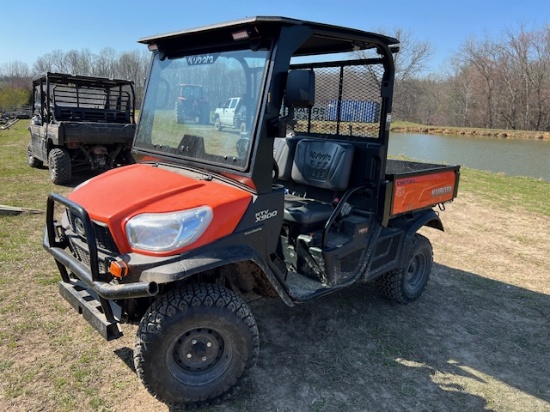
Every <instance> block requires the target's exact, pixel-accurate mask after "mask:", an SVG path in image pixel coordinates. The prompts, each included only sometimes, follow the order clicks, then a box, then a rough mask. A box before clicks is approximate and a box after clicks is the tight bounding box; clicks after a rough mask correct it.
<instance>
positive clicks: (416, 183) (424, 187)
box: [391, 170, 456, 216]
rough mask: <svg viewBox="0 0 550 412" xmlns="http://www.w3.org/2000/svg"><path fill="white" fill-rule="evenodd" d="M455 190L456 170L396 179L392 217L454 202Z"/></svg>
mask: <svg viewBox="0 0 550 412" xmlns="http://www.w3.org/2000/svg"><path fill="white" fill-rule="evenodd" d="M455 188H456V173H455V171H454V170H448V171H444V172H439V173H429V174H423V175H422V174H421V175H417V176H408V177H403V178H399V179H396V180H395V182H394V186H393V202H392V209H391V215H392V216H395V215H398V214H401V213H406V212H410V211H412V210H417V209H422V208H425V207H430V206H433V205H436V204H438V203H443V202H448V201H450V200H453V198H454V196H455Z"/></svg>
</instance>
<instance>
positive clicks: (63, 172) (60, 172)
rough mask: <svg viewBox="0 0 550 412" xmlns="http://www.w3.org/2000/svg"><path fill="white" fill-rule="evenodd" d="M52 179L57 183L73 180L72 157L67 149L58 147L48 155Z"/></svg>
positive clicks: (62, 183)
mask: <svg viewBox="0 0 550 412" xmlns="http://www.w3.org/2000/svg"><path fill="white" fill-rule="evenodd" d="M48 167H49V169H50V179H51V180H52V182H53V183H54V184H56V185H64V184H67V183H69V182H70V181H71V158H70V156H69V152H67V150H66V149H62V148H59V147H56V148H54V149H52V150H50V154H49V155H48Z"/></svg>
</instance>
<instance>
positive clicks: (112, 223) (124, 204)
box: [68, 164, 252, 256]
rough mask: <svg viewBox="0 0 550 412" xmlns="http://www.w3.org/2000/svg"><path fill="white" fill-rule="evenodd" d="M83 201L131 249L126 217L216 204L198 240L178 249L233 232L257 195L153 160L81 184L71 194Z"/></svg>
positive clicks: (122, 245)
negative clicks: (154, 164) (162, 167)
mask: <svg viewBox="0 0 550 412" xmlns="http://www.w3.org/2000/svg"><path fill="white" fill-rule="evenodd" d="M68 197H69V199H71V200H72V201H73V202H76V203H78V204H79V205H81V206H83V207H84V208H85V209H86V210H87V211H88V214H89V215H90V218H91V219H92V220H96V221H99V222H104V223H106V224H107V225H108V226H109V228H110V229H111V233H112V235H113V238H114V240H115V242H116V244H117V246H118V248H119V251H120V252H121V253H127V252H129V251H131V248H130V245H129V244H128V240H127V237H126V222H127V221H128V220H129V219H131V218H132V217H134V216H136V215H139V214H142V213H164V212H174V211H179V210H186V209H192V208H195V207H199V206H210V208H211V209H212V212H213V219H212V222H211V223H210V226H209V227H208V229H206V231H205V232H204V233H203V235H202V236H201V237H200V238H199V239H197V241H196V242H194V243H192V244H191V245H188V246H186V247H185V248H183V249H181V250H177V251H172V252H169V253H147V252H143V251H140V253H144V254H151V255H156V256H166V255H173V254H176V253H181V252H184V251H186V250H189V249H194V248H196V247H199V246H202V245H204V244H207V243H210V242H212V241H214V240H216V239H219V238H222V237H224V236H227V235H229V234H231V233H232V232H233V231H234V229H235V227H236V226H237V224H238V223H239V221H240V220H241V218H242V216H243V214H244V212H245V211H246V208H247V207H248V205H249V203H250V201H251V199H252V195H251V194H250V193H248V192H245V191H243V190H241V189H238V188H235V187H232V186H228V185H225V184H222V183H218V182H213V181H206V180H196V179H192V178H190V177H187V176H182V175H180V174H177V173H173V172H170V171H168V170H164V169H160V168H158V167H153V166H151V165H145V164H137V165H132V166H125V167H122V168H119V169H114V170H111V171H109V172H106V173H103V174H101V175H99V176H97V177H95V178H93V179H91V180H89V181H88V182H86V183H84V184H83V185H81V186H79V187H77V188H76V189H75V190H74V191H73V192H72V193H71V194H70V195H69V196H68Z"/></svg>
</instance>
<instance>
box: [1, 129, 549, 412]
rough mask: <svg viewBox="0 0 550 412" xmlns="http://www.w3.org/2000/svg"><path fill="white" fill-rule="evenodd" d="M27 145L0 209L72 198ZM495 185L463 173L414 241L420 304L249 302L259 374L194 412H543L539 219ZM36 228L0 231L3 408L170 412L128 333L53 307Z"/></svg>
mask: <svg viewBox="0 0 550 412" xmlns="http://www.w3.org/2000/svg"><path fill="white" fill-rule="evenodd" d="M25 126H26V125H25ZM26 144H27V134H26V132H25V130H24V126H23V125H21V126H18V128H16V129H15V130H13V131H9V132H8V133H6V132H0V173H1V174H0V188H1V189H0V190H1V193H2V200H1V201H0V203H4V204H6V203H7V204H11V205H16V206H24V207H33V208H42V209H43V208H44V205H45V199H46V196H47V194H48V193H49V192H50V191H51V190H56V191H61V192H65V193H66V192H68V191H69V190H70V188H63V187H54V186H52V185H51V184H50V183H49V180H48V173H47V171H46V170H35V169H30V168H29V167H28V166H27V165H26V162H25V150H26ZM490 176H491V175H490V174H485V175H483V176H480V175H477V174H476V173H472V174H471V175H470V174H469V172H468V171H466V172H465V174H464V176H463V177H465V178H464V179H463V180H462V183H463V186H462V188H461V192H460V195H459V198H458V199H457V200H456V202H455V203H454V204H452V205H450V207H448V210H447V211H446V212H444V213H442V218H443V220H444V224H445V226H446V229H447V231H446V233H439V232H436V231H433V230H426V231H425V233H424V234H426V235H428V236H429V237H430V239H431V240H432V242H433V244H434V249H435V260H436V265H435V267H434V272H433V275H432V279H431V283H430V285H429V288H428V290H427V291H426V293H425V294H424V296H423V297H422V298H421V299H420V300H419V301H417V302H415V303H413V304H410V305H406V306H403V305H396V304H390V303H388V302H386V301H384V300H382V299H380V298H378V297H377V296H376V295H375V294H374V292H373V291H372V290H371V289H370V288H369V287H367V286H358V287H354V288H350V289H348V290H346V291H343V292H341V293H337V294H334V295H331V296H328V297H325V298H322V299H320V300H317V301H315V302H312V303H310V304H306V305H302V306H299V307H296V308H288V307H286V306H285V305H284V304H283V303H282V302H281V301H278V300H273V301H266V300H264V301H258V302H254V303H252V304H251V307H252V310H253V312H254V314H255V316H256V319H257V322H258V324H259V329H260V336H261V348H262V349H261V354H260V359H259V361H258V365H257V367H256V368H255V369H253V371H252V374H251V376H250V379H249V381H248V384H247V385H246V386H245V387H244V388H243V390H242V391H241V392H240V394H239V396H237V397H235V399H234V400H233V401H230V402H227V403H225V404H223V405H219V406H215V407H211V408H208V409H205V410H207V411H259V410H262V411H280V412H282V411H289V412H290V411H292V412H294V411H371V410H372V411H412V410H414V411H465V410H469V411H482V410H492V411H550V330H549V324H548V319H549V318H550V269H549V265H548V263H547V261H548V256H550V242H549V239H550V216H548V214H543V213H537V212H535V211H529V212H526V211H525V209H524V208H523V207H522V205H521V197H520V199H519V200H518V203H517V204H515V205H513V206H510V205H508V204H506V200H505V199H506V198H507V197H506V195H505V192H506V190H504V192H503V193H502V194H501V195H498V194H497V195H494V196H488V197H483V195H482V194H481V192H480V193H478V192H477V191H476V189H475V188H476V184H479V181H480V179H487V178H491V177H490ZM505 179H510V180H509V182H510V183H509V186H510V187H509V190H510V191H512V190H514V191H515V190H516V187H515V186H517V185H518V184H522V183H521V181H519V180H515V179H514V178H505ZM518 182H519V183H518ZM549 187H550V185H546V186H545V187H543V188H542V190H541V191H540V193H541V194H540V196H541V197H539V198H538V199H539V200H538V201H539V202H543V201H546V202H547V201H548V193H550V190H549ZM526 193H530V192H526ZM537 193H538V192H537ZM544 196H546V198H545V197H544ZM544 199H546V200H544ZM531 210H533V209H531ZM43 223H44V216H43V215H20V216H14V217H0V286H1V287H0V410H6V411H8V410H9V411H74V410H80V411H94V410H103V411H107V410H108V411H127V410H139V411H167V410H168V408H167V407H166V406H165V405H163V404H160V403H159V402H157V401H156V400H154V399H153V398H151V397H150V396H149V394H148V393H147V392H146V391H145V390H144V389H143V387H142V386H141V384H140V383H139V380H138V378H137V376H136V374H135V372H134V370H133V366H132V365H131V359H132V347H133V335H134V333H135V331H136V326H135V325H125V326H124V328H123V330H124V333H125V336H124V337H122V338H121V339H119V340H116V341H113V342H106V341H104V340H103V339H102V338H101V337H100V336H99V335H98V334H97V333H96V332H94V331H93V329H92V328H91V327H90V326H89V325H87V324H86V322H85V321H84V320H83V319H82V318H80V317H79V316H78V315H77V314H76V313H75V312H74V311H73V310H72V309H71V308H70V306H69V305H68V304H67V303H66V302H65V301H63V300H62V299H61V298H60V297H59V295H58V293H57V286H56V282H57V280H58V279H57V278H58V275H57V273H56V268H55V265H54V263H53V260H52V259H51V257H50V256H49V255H48V254H47V253H46V252H45V251H43V250H42V246H41V241H42V227H43Z"/></svg>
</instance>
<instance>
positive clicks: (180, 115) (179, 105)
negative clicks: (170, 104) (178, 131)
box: [176, 100, 185, 124]
mask: <svg viewBox="0 0 550 412" xmlns="http://www.w3.org/2000/svg"><path fill="white" fill-rule="evenodd" d="M176 123H179V124H183V123H185V108H184V106H183V102H182V101H180V100H177V101H176Z"/></svg>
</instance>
